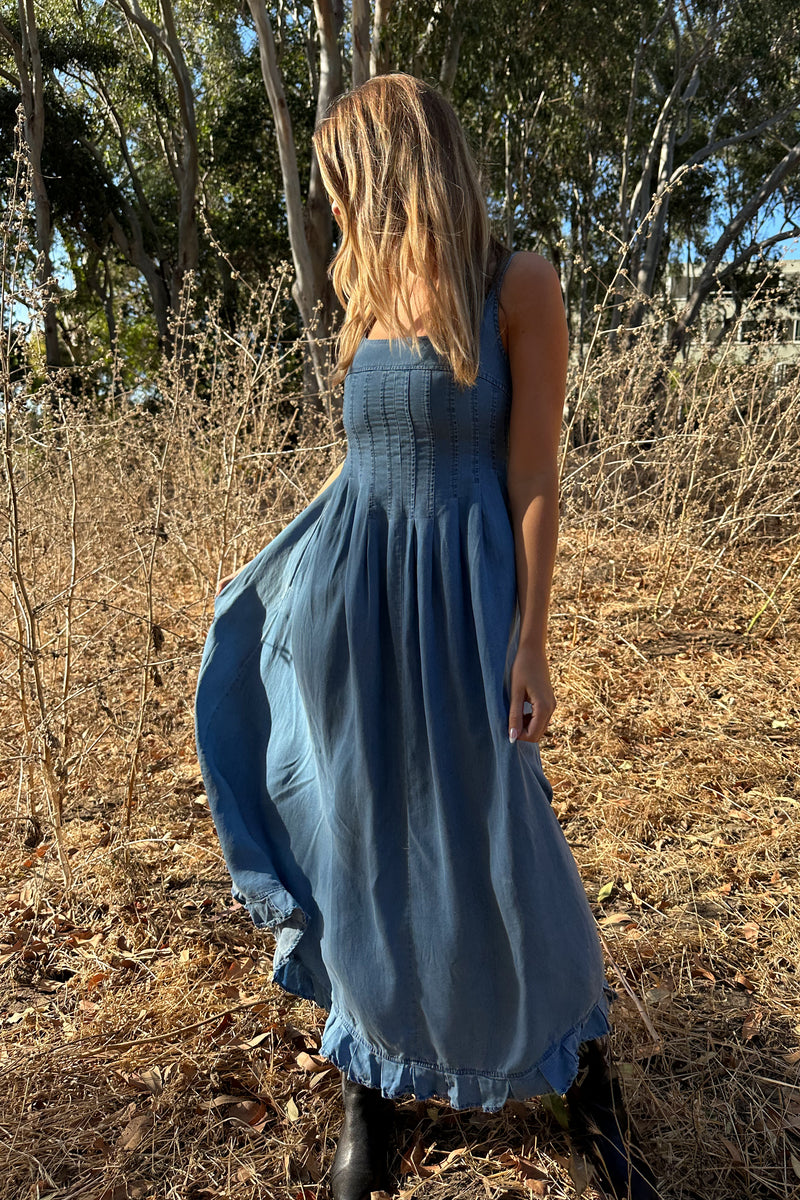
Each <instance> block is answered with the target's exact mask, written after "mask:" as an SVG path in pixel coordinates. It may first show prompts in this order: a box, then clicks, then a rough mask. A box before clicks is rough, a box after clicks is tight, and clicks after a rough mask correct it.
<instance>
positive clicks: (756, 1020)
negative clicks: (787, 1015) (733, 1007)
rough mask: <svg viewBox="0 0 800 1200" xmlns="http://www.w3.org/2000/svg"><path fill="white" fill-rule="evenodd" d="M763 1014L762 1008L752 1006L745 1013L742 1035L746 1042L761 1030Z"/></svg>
mask: <svg viewBox="0 0 800 1200" xmlns="http://www.w3.org/2000/svg"><path fill="white" fill-rule="evenodd" d="M764 1016H765V1013H764V1009H763V1008H754V1009H752V1010H751V1011H750V1012H749V1013H747V1015H746V1016H745V1019H744V1024H743V1025H742V1037H743V1038H744V1040H745V1041H746V1042H749V1041H750V1039H751V1038H754V1037H757V1036H758V1034H759V1033H760V1032H761V1026H762V1025H763V1023H764Z"/></svg>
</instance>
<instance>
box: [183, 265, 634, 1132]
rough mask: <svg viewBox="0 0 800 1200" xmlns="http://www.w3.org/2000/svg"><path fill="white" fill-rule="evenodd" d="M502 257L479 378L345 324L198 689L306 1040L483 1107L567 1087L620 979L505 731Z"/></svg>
mask: <svg viewBox="0 0 800 1200" xmlns="http://www.w3.org/2000/svg"><path fill="white" fill-rule="evenodd" d="M506 265H507V264H506ZM501 279H502V274H501V276H500V278H499V279H498V280H497V282H496V284H495V285H494V286H493V287H492V289H491V290H490V292H489V294H488V296H487V299H486V302H485V308H484V314H483V321H482V328H481V350H480V370H479V375H478V379H477V382H476V384H475V386H474V387H472V388H469V389H460V388H459V387H458V386H457V385H456V383H455V381H454V379H453V376H452V374H451V372H450V369H449V366H448V364H447V363H446V362H445V361H444V360H442V359H440V358H439V356H438V355H437V353H436V351H435V350H434V349H433V347H432V345H431V343H430V342H429V341H428V340H427V339H422V341H421V355H420V354H418V353H417V352H416V351H415V350H414V349H413V347H412V346H411V345H410V344H407V343H403V342H400V343H398V342H395V343H394V345H393V346H392V345H391V344H390V343H389V342H388V341H378V340H370V339H365V340H364V341H362V343H361V345H360V346H359V348H358V350H357V352H356V355H355V359H354V361H353V364H352V366H351V369H350V371H349V373H348V375H347V378H346V380H345V386H344V400H343V421H344V426H345V432H346V434H347V445H348V450H347V456H346V459H345V462H344V466H343V469H342V471H341V474H340V475H339V476H338V477H337V478H336V479H335V480H334V481H333V482H332V483H331V484H329V485H328V487H327V488H325V489H324V490H323V491H322V492H321V493H320V495H319V496H317V497H316V498H315V499H314V500H313V501H312V502H311V503H310V504H309V505H308V507H307V508H305V509H304V510H303V511H302V512H301V513H300V514H299V515H298V516H296V517H295V518H294V519H293V520H292V521H290V523H289V524H288V525H286V526H285V528H284V529H283V530H282V531H281V532H280V533H279V534H278V535H277V536H276V537H275V538H274V539H273V541H272V542H271V543H270V544H269V545H268V546H267V547H266V548H265V549H264V550H262V551H261V553H260V554H259V555H258V556H257V557H256V558H255V559H253V560H252V562H250V563H249V564H248V565H247V566H245V567H244V568H243V570H242V571H240V573H239V574H238V575H237V576H236V577H235V578H234V579H233V580H232V582H231V583H229V584H228V585H227V587H226V588H225V589H224V590H223V591H222V593H221V594H220V595H219V597H218V598H217V600H216V604H215V611H214V620H213V623H212V626H211V629H210V632H209V634H208V638H207V641H206V644H205V648H204V652H203V657H202V663H201V668H200V675H199V680H198V685H197V696H196V740H197V747H198V757H199V761H200V765H201V769H202V773H203V777H204V781H205V784H206V788H207V793H208V800H209V806H210V809H211V813H212V816H213V818H214V821H215V824H216V827H217V831H218V834H219V839H220V844H221V848H222V851H223V854H224V857H225V860H226V864H227V867H228V869H229V872H230V875H231V877H232V880H233V889H232V891H233V895H234V897H235V898H236V899H237V900H239V901H240V902H241V903H242V904H244V905H245V906H246V907H247V909H248V910H249V912H250V915H251V916H252V918H253V921H254V922H255V924H256V925H261V926H267V927H268V928H269V929H271V930H272V932H273V933H274V935H275V939H276V945H275V951H274V956H273V979H274V982H276V983H278V984H279V985H280V986H281V987H282V988H284V989H285V990H286V991H288V992H291V993H293V994H295V995H297V996H302V997H305V998H307V999H310V1000H313V1001H314V1002H315V1003H316V1004H317V1005H319V1006H320V1007H321V1008H323V1009H326V1010H328V1018H327V1021H326V1022H325V1027H324V1031H323V1037H322V1044H321V1047H320V1052H321V1053H322V1054H323V1055H324V1056H326V1057H328V1058H329V1059H330V1060H332V1061H333V1062H334V1063H335V1064H336V1065H337V1066H338V1067H340V1068H341V1069H342V1070H343V1071H344V1072H345V1073H346V1074H347V1075H349V1076H350V1077H351V1078H352V1079H355V1080H357V1081H359V1082H361V1083H363V1084H366V1085H368V1086H370V1087H374V1088H379V1089H380V1090H381V1091H382V1092H383V1094H384V1095H386V1096H392V1097H401V1096H405V1095H410V1094H413V1095H414V1096H416V1098H417V1099H419V1100H423V1099H427V1098H429V1097H434V1096H435V1097H439V1098H441V1099H444V1100H449V1102H450V1104H451V1106H452V1107H453V1108H458V1109H463V1108H470V1107H480V1108H483V1109H485V1110H487V1111H491V1112H493V1111H497V1110H498V1109H500V1108H501V1107H502V1106H503V1104H504V1102H505V1101H506V1100H507V1099H508V1098H509V1097H514V1098H516V1099H519V1100H524V1099H525V1098H527V1097H531V1096H534V1095H538V1094H541V1093H544V1092H564V1091H566V1089H567V1088H568V1087H569V1085H570V1084H571V1083H572V1081H573V1079H574V1078H575V1075H576V1073H577V1069H578V1059H577V1049H578V1045H579V1043H580V1042H581V1041H583V1040H585V1039H589V1038H593V1037H599V1036H601V1035H602V1034H604V1033H606V1032H607V1031H608V1029H609V1020H608V1000H609V998H610V997H611V996H613V992H612V991H611V989H610V988H609V987H608V985H607V984H606V982H605V978H604V971H603V960H602V952H601V948H600V944H599V939H598V936H597V930H596V926H595V922H594V918H593V916H592V913H591V910H590V908H589V905H588V902H587V899H586V894H585V892H584V889H583V886H582V883H581V880H580V877H579V874H578V870H577V867H576V864H575V860H574V859H573V857H572V854H571V852H570V850H569V847H568V846H567V843H566V840H565V838H564V834H563V832H562V830H561V827H560V825H559V823H558V820H557V818H556V816H555V814H554V812H553V810H552V807H551V803H550V801H551V799H552V789H551V787H550V784H549V782H548V780H547V778H546V776H545V774H544V772H543V769H542V763H541V759H540V755H539V747H538V745H536V744H534V743H532V742H522V741H517V742H515V743H510V742H509V740H508V711H509V675H510V670H511V664H512V662H513V658H514V653H515V650H516V645H517V641H518V636H519V610H518V605H517V594H516V567H515V554H514V536H513V530H512V525H511V518H510V508H509V501H508V492H507V486H506V463H507V454H508V422H509V414H510V407H511V376H510V369H509V363H508V358H507V356H506V353H505V351H504V349H503V346H502V342H501V340H500V329H499V322H498V292H499V287H500V282H501Z"/></svg>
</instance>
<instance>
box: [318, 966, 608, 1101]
mask: <svg viewBox="0 0 800 1200" xmlns="http://www.w3.org/2000/svg"><path fill="white" fill-rule="evenodd" d="M603 990H604V994H603V996H602V997H601V999H600V1000H599V1001H598V1002H597V1004H595V1006H594V1007H593V1008H592V1010H591V1011H590V1012H589V1013H588V1015H587V1016H586V1017H585V1018H584V1019H583V1020H582V1021H580V1022H578V1024H577V1025H574V1026H573V1028H572V1029H570V1030H569V1032H568V1033H566V1034H565V1035H564V1037H563V1038H562V1039H561V1041H560V1042H559V1044H558V1045H557V1046H554V1047H552V1049H550V1050H548V1052H547V1053H546V1054H545V1055H544V1057H543V1058H542V1059H541V1060H540V1062H538V1063H537V1064H536V1065H535V1066H533V1067H531V1068H530V1069H529V1070H527V1071H523V1072H520V1073H519V1074H516V1075H492V1074H488V1073H485V1072H481V1071H469V1070H458V1071H448V1070H447V1068H445V1067H442V1066H439V1065H437V1064H433V1063H421V1062H414V1061H413V1060H412V1061H405V1060H402V1059H396V1058H391V1057H389V1056H388V1055H386V1054H384V1053H382V1052H381V1051H380V1050H378V1049H376V1047H374V1046H371V1045H369V1043H367V1042H366V1041H364V1039H363V1038H362V1037H360V1036H359V1035H358V1034H357V1033H356V1032H355V1030H354V1029H352V1028H351V1027H350V1025H349V1024H348V1023H347V1022H346V1021H345V1019H344V1018H343V1017H342V1015H341V1013H338V1012H333V1011H332V1012H331V1014H330V1016H329V1017H328V1020H327V1022H326V1024H325V1030H324V1033H323V1036H322V1045H321V1046H320V1054H322V1055H323V1056H324V1057H325V1058H328V1059H330V1060H331V1062H332V1063H334V1064H335V1065H336V1066H337V1067H339V1069H340V1070H341V1071H343V1072H344V1073H345V1074H346V1075H348V1076H349V1078H350V1079H353V1080H355V1081H356V1082H357V1083H362V1084H364V1085H365V1086H367V1087H372V1088H376V1089H378V1090H379V1091H380V1092H381V1093H382V1094H383V1095H384V1096H387V1097H389V1098H391V1099H395V1100H396V1099H401V1098H404V1097H414V1098H415V1099H417V1100H430V1099H433V1098H436V1099H440V1100H447V1101H448V1102H449V1104H450V1107H451V1108H454V1109H464V1108H482V1109H485V1110H486V1111H487V1112H499V1111H500V1109H501V1108H502V1107H503V1105H504V1104H505V1103H506V1101H507V1100H509V1099H514V1100H528V1099H530V1098H532V1097H533V1096H541V1095H544V1094H546V1093H553V1092H559V1093H561V1094H563V1093H564V1092H566V1090H567V1088H568V1087H569V1086H570V1085H571V1084H572V1083H573V1081H574V1080H575V1077H576V1076H577V1074H578V1047H579V1045H580V1043H581V1042H584V1041H589V1040H590V1039H591V1038H597V1037H602V1036H603V1034H606V1033H608V1032H609V1030H610V1028H611V1025H610V1022H609V1018H608V998H609V997H613V995H614V993H613V991H612V990H611V989H610V988H609V987H608V986H607V985H605V986H604V989H603Z"/></svg>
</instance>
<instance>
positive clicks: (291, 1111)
mask: <svg viewBox="0 0 800 1200" xmlns="http://www.w3.org/2000/svg"><path fill="white" fill-rule="evenodd" d="M286 1115H287V1117H288V1118H289V1120H290V1121H299V1119H300V1109H299V1108H298V1107H297V1105H296V1104H295V1102H294V1098H293V1097H292V1096H290V1097H289V1099H288V1100H287V1102H286Z"/></svg>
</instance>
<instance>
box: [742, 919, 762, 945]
mask: <svg viewBox="0 0 800 1200" xmlns="http://www.w3.org/2000/svg"><path fill="white" fill-rule="evenodd" d="M760 932H761V930H760V927H759V926H758V925H757V924H756V922H755V921H748V922H747V924H746V925H743V926H742V933H743V934H744V936H745V938H746V939H747V941H748V942H757V941H758V935H759V933H760Z"/></svg>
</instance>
